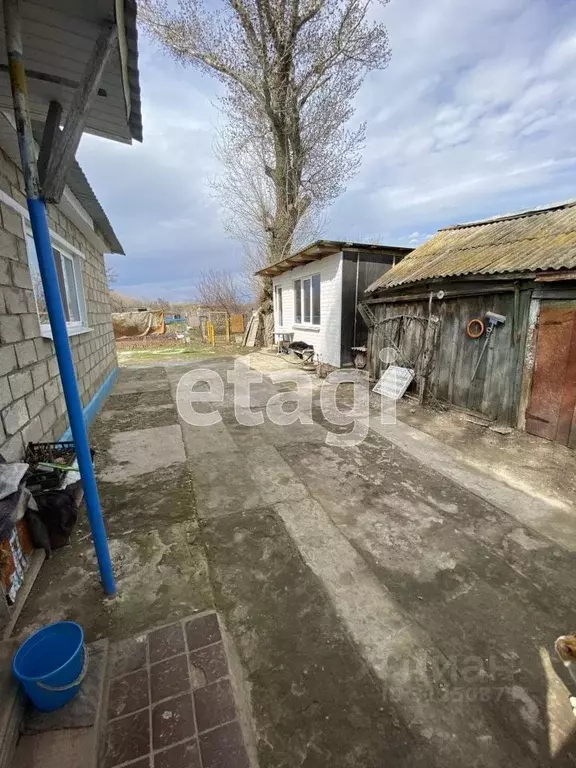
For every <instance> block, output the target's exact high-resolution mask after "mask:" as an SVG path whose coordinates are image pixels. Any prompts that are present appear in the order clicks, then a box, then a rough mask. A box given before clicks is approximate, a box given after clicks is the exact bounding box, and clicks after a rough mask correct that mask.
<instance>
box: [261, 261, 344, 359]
mask: <svg viewBox="0 0 576 768" xmlns="http://www.w3.org/2000/svg"><path fill="white" fill-rule="evenodd" d="M315 274H320V326H319V327H318V328H314V329H312V328H306V327H305V326H302V325H295V324H294V280H299V279H303V278H305V277H310V275H315ZM272 283H273V287H274V288H275V287H276V286H281V287H282V300H283V308H284V312H283V314H284V318H283V324H282V325H280V324H279V322H278V317H277V314H276V312H275V313H274V332H275V333H293V334H294V341H304V342H306V343H307V344H310V345H311V346H313V347H314V351H315V352H316V353H317V354H318V355H319V356H320V359H321V361H322V362H323V363H329V364H330V365H334V366H336V367H337V368H339V367H340V331H341V322H342V254H341V253H336V254H333V255H331V256H326V257H325V258H323V259H318V261H313V262H311V263H310V264H305V265H304V266H302V267H295V268H294V269H291V270H289V271H288V272H284V273H283V274H282V275H280V276H279V277H275V278H274V279H273V281H272Z"/></svg>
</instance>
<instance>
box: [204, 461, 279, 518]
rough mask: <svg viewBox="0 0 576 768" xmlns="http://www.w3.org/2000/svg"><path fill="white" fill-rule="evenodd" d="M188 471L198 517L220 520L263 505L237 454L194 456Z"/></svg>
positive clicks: (244, 464)
mask: <svg viewBox="0 0 576 768" xmlns="http://www.w3.org/2000/svg"><path fill="white" fill-rule="evenodd" d="M190 472H191V474H192V479H193V483H194V493H195V496H196V504H197V508H198V514H199V515H200V517H201V518H211V517H221V516H224V515H229V514H232V513H235V512H240V511H242V510H248V509H257V508H258V507H263V506H264V504H265V502H264V497H263V496H262V492H261V489H260V488H259V487H258V485H257V484H256V483H255V482H254V479H253V477H252V474H251V472H250V470H249V468H248V467H247V466H246V461H245V457H244V456H243V454H242V453H241V452H240V451H237V450H235V451H230V452H228V453H222V454H211V453H208V454H206V455H205V456H201V457H200V456H196V457H194V459H193V460H191V461H190Z"/></svg>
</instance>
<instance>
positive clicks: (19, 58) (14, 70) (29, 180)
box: [3, 0, 116, 595]
mask: <svg viewBox="0 0 576 768" xmlns="http://www.w3.org/2000/svg"><path fill="white" fill-rule="evenodd" d="M3 10H4V25H5V32H6V50H7V54H8V66H9V71H10V85H11V87H12V101H13V105H14V117H15V120H16V130H17V134H18V145H19V148H20V158H21V161H22V170H23V172H24V180H25V185H26V197H27V203H28V211H29V213H30V224H31V227H32V235H33V237H34V245H35V246H36V254H37V257H38V266H39V268H40V275H41V278H42V286H43V288H44V296H45V299H46V308H47V310H48V317H49V319H50V327H51V329H52V336H53V340H54V347H55V351H56V357H57V359H58V368H59V370H60V377H61V380H62V388H63V390H64V398H65V400H66V408H67V409H68V418H69V420H70V428H71V430H72V436H73V438H74V447H75V450H76V456H77V459H78V467H79V469H80V475H81V477H82V486H83V489H84V498H85V500H86V508H87V511H88V518H89V521H90V527H91V530H92V537H93V540H94V549H95V550H96V558H97V560H98V567H99V570H100V578H101V580H102V586H103V587H104V591H105V592H106V594H108V595H113V594H115V592H116V584H115V581H114V573H113V570H112V560H111V558H110V550H109V547H108V539H107V536H106V528H105V525H104V518H103V515H102V507H101V505H100V497H99V494H98V486H97V484H96V477H95V474H94V466H93V464H92V456H91V453H90V443H89V442H88V431H87V429H86V423H85V421H84V412H83V408H82V400H81V398H80V392H79V389H78V383H77V381H76V374H75V371H74V361H73V358H72V350H71V348H70V340H69V338H68V329H67V327H66V318H65V316H64V308H63V305H62V297H61V295H60V288H59V284H58V276H57V273H56V265H55V263H54V255H53V253H52V244H51V242H50V232H49V229H48V218H47V215H46V203H45V202H44V199H43V198H42V194H41V190H40V182H39V178H38V166H37V162H36V148H35V144H34V137H33V134H32V125H31V122H30V112H29V108H28V92H27V84H26V71H25V69H24V61H23V46H22V31H21V23H20V6H19V2H18V0H3Z"/></svg>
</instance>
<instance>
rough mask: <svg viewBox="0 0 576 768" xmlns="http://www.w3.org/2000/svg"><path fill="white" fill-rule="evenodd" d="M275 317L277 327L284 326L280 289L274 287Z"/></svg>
mask: <svg viewBox="0 0 576 768" xmlns="http://www.w3.org/2000/svg"><path fill="white" fill-rule="evenodd" d="M276 317H277V318H278V325H280V326H282V325H284V312H283V307H282V288H281V287H280V286H279V285H277V286H276Z"/></svg>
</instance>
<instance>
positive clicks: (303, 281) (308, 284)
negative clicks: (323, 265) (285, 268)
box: [293, 272, 322, 330]
mask: <svg viewBox="0 0 576 768" xmlns="http://www.w3.org/2000/svg"><path fill="white" fill-rule="evenodd" d="M315 277H317V278H318V288H319V297H318V298H319V301H320V307H319V309H320V322H318V323H315V322H313V321H314V294H313V291H312V281H313V279H314V278H315ZM298 282H299V283H300V320H296V312H294V328H309V329H312V330H313V329H316V330H318V329H319V328H320V326H321V324H322V276H321V274H320V272H314V273H313V274H311V275H304V276H303V277H300V278H296V279H295V280H294V283H293V287H294V309H296V283H298ZM306 293H308V299H309V309H310V313H309V319H308V320H306V314H305V312H306Z"/></svg>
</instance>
